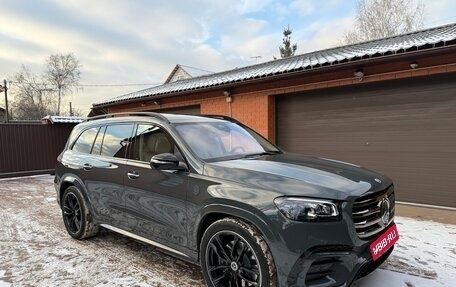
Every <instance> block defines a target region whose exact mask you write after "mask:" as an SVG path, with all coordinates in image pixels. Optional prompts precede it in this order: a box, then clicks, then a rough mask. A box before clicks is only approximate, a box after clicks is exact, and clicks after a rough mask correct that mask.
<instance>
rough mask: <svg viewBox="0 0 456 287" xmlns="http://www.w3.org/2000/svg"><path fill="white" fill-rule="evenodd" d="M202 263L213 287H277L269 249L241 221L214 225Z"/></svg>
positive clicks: (205, 236)
mask: <svg viewBox="0 0 456 287" xmlns="http://www.w3.org/2000/svg"><path fill="white" fill-rule="evenodd" d="M200 259H201V267H202V270H203V275H204V278H205V280H206V283H207V285H208V286H210V287H274V286H277V277H276V276H277V275H276V269H275V264H274V261H273V259H272V255H271V253H270V251H269V247H268V246H267V244H266V242H265V241H264V239H263V237H262V235H261V233H260V232H259V231H258V229H257V228H255V227H254V226H252V225H251V224H249V223H247V222H245V221H243V220H241V219H238V218H232V217H228V218H224V219H220V220H218V221H216V222H214V223H213V224H211V225H210V226H209V227H208V228H207V229H206V231H205V232H204V234H203V237H202V239H201V245H200Z"/></svg>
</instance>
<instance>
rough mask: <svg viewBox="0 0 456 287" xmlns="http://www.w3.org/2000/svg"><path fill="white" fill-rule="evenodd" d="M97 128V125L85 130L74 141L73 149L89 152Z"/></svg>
mask: <svg viewBox="0 0 456 287" xmlns="http://www.w3.org/2000/svg"><path fill="white" fill-rule="evenodd" d="M99 129H100V128H99V127H95V128H90V129H87V130H85V131H84V132H83V133H82V134H81V135H80V136H79V138H78V139H77V140H76V142H75V143H74V145H73V151H77V152H80V153H90V152H91V150H92V145H93V142H94V140H95V137H96V136H97V134H98V130H99Z"/></svg>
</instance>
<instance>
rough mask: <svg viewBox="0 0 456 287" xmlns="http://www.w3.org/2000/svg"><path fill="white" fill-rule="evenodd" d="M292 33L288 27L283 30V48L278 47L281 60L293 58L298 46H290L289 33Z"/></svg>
mask: <svg viewBox="0 0 456 287" xmlns="http://www.w3.org/2000/svg"><path fill="white" fill-rule="evenodd" d="M292 32H293V31H292V30H291V29H290V26H288V28H286V29H284V30H283V46H282V47H279V50H280V56H281V57H282V58H286V57H290V56H294V54H295V52H296V49H297V48H298V44H296V43H295V44H294V45H291V33H292Z"/></svg>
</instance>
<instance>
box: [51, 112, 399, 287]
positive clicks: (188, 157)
mask: <svg viewBox="0 0 456 287" xmlns="http://www.w3.org/2000/svg"><path fill="white" fill-rule="evenodd" d="M55 188H56V191H57V198H58V201H59V205H60V207H61V209H62V216H63V221H64V223H65V227H66V229H67V231H68V233H69V234H70V235H71V236H72V237H74V238H76V239H83V238H88V237H91V236H94V235H96V234H97V232H98V230H99V228H100V227H104V228H108V229H111V230H113V231H115V232H119V233H122V234H124V235H127V236H130V237H132V238H135V239H137V240H141V241H144V242H147V243H150V244H154V245H156V246H158V247H160V248H162V249H163V250H165V251H167V252H169V253H172V254H173V255H175V256H178V257H180V258H182V259H185V260H190V261H192V262H195V263H199V264H200V265H201V267H202V270H203V274H204V278H205V279H206V282H207V284H208V285H209V286H320V287H322V286H349V285H350V284H351V283H352V282H353V281H354V280H356V279H357V278H360V277H362V276H364V275H366V274H368V273H370V272H371V271H373V270H374V269H375V268H376V267H377V266H379V265H380V264H381V263H382V262H383V261H384V260H385V259H386V258H387V257H388V256H389V254H390V253H391V252H392V250H393V247H394V243H395V242H396V241H397V239H398V237H399V236H398V233H397V229H396V226H395V224H394V221H393V218H394V188H393V183H392V181H391V180H390V179H389V178H387V177H385V176H383V175H380V174H378V173H375V172H373V171H370V170H367V169H364V168H361V167H359V166H356V165H353V164H347V163H343V162H339V161H336V160H331V159H324V158H318V157H311V156H302V155H297V154H290V153H285V152H284V151H283V150H281V149H280V148H278V147H277V146H275V145H273V144H272V143H270V142H268V141H267V140H266V139H264V138H263V137H262V136H260V135H259V134H258V133H256V132H254V131H253V130H251V129H250V128H248V127H246V126H244V125H243V124H241V123H239V122H237V121H236V120H234V119H231V118H228V117H223V116H184V115H170V114H157V113H135V114H129V115H124V114H120V115H119V114H117V115H106V116H102V117H95V118H89V119H88V120H86V121H85V122H83V123H81V124H79V125H77V126H76V127H75V128H74V129H73V131H72V133H71V135H70V137H69V139H68V142H67V145H66V147H65V149H64V151H63V152H62V153H61V154H60V156H59V157H58V165H57V168H56V176H55Z"/></svg>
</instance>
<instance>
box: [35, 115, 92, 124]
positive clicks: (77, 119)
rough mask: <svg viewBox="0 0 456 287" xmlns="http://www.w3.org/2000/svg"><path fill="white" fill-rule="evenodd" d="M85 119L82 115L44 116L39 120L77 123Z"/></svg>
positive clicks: (54, 122)
mask: <svg viewBox="0 0 456 287" xmlns="http://www.w3.org/2000/svg"><path fill="white" fill-rule="evenodd" d="M85 119H86V118H84V117H63V116H45V117H44V118H42V119H41V121H49V122H50V123H51V124H78V123H81V122H82V121H83V120H85Z"/></svg>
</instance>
